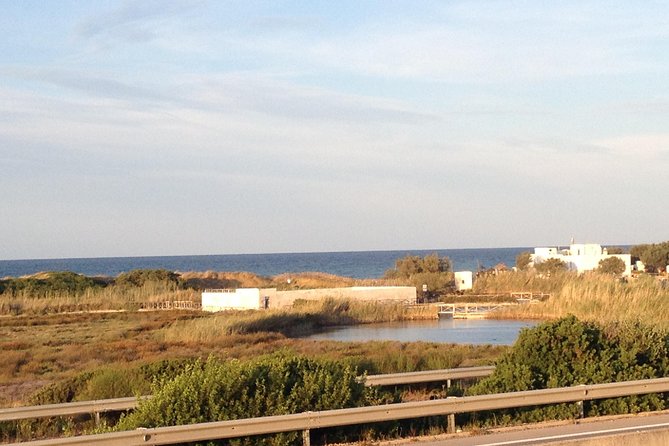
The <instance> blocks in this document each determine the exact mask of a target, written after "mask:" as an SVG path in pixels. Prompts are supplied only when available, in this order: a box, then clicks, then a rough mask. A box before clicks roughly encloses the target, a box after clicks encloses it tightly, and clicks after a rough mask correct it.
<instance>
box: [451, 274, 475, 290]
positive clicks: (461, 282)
mask: <svg viewBox="0 0 669 446" xmlns="http://www.w3.org/2000/svg"><path fill="white" fill-rule="evenodd" d="M453 274H454V275H455V289H456V291H465V290H471V289H472V286H473V278H474V274H473V273H472V272H471V271H456V272H455V273H453Z"/></svg>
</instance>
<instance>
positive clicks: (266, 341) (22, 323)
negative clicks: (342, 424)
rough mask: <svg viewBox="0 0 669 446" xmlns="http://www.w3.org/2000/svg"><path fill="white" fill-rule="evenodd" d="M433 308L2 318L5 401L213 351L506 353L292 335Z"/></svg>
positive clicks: (327, 306)
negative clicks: (110, 371)
mask: <svg viewBox="0 0 669 446" xmlns="http://www.w3.org/2000/svg"><path fill="white" fill-rule="evenodd" d="M422 308H425V307H422ZM435 311H436V310H435V309H434V308H431V309H429V310H407V309H406V308H405V307H403V306H399V305H397V306H396V305H387V306H386V305H381V306H378V305H372V304H368V303H352V302H336V301H331V300H326V301H324V302H320V303H314V302H305V303H303V304H302V305H299V306H297V308H295V309H294V310H292V311H246V312H225V313H218V314H205V313H202V312H188V311H153V312H113V313H90V312H89V313H80V314H52V315H30V316H7V317H0V383H2V384H0V406H7V405H13V404H17V403H20V402H23V401H25V400H26V398H27V397H28V396H29V395H30V394H31V393H32V392H34V391H35V390H37V389H38V388H40V387H42V386H43V385H45V384H46V383H51V382H56V381H60V380H63V379H66V378H70V377H72V376H75V375H76V374H78V373H81V372H85V371H94V370H98V369H100V368H117V369H124V368H128V367H135V366H138V365H140V364H147V363H150V362H155V361H159V360H167V359H170V360H173V359H179V358H194V357H202V358H204V357H207V356H208V355H210V354H213V355H216V356H218V357H221V358H237V359H246V358H252V357H256V356H259V355H263V354H267V353H271V352H274V351H277V350H282V349H286V350H289V351H293V352H295V353H302V354H306V355H310V356H316V357H326V358H330V359H337V360H344V361H350V362H351V363H352V364H354V365H356V366H359V367H361V369H363V370H368V371H370V372H373V373H392V372H400V371H413V370H426V369H432V368H444V367H457V366H469V365H479V364H489V363H491V362H492V361H493V360H494V358H495V357H497V356H498V355H499V354H500V353H501V352H502V351H504V349H505V348H504V347H486V346H480V347H474V346H460V345H453V346H447V345H441V344H430V343H399V342H385V341H378V342H366V343H358V342H356V343H341V342H333V341H310V340H303V339H295V338H292V336H296V335H303V334H306V333H308V332H313V331H316V330H318V329H320V328H323V327H327V326H331V325H342V324H353V323H361V322H362V323H364V322H376V321H392V320H402V319H415V318H424V317H434V313H435Z"/></svg>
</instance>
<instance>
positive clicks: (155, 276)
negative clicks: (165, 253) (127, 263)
mask: <svg viewBox="0 0 669 446" xmlns="http://www.w3.org/2000/svg"><path fill="white" fill-rule="evenodd" d="M147 282H164V283H169V284H172V285H178V283H179V275H178V274H177V273H174V272H172V271H168V270H165V269H135V270H132V271H130V272H127V273H121V274H119V275H118V277H117V278H116V280H114V284H115V285H117V286H129V287H141V286H143V285H144V284H145V283H147Z"/></svg>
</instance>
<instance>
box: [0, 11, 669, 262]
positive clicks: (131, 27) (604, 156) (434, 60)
mask: <svg viewBox="0 0 669 446" xmlns="http://www.w3.org/2000/svg"><path fill="white" fill-rule="evenodd" d="M0 4H1V5H2V9H3V14H2V15H0V54H2V57H0V166H1V167H2V175H1V176H0V191H1V192H2V196H3V200H2V201H3V206H2V208H3V217H2V218H0V259H18V258H50V257H97V256H126V255H128V256H135V255H178V254H227V253H259V252H301V251H348V250H376V249H412V248H416V249H417V248H424V249H431V248H467V247H503V246H533V245H546V244H549V245H550V244H565V243H567V242H568V241H569V239H570V238H571V237H574V238H575V239H576V240H577V241H580V242H600V243H603V244H634V243H641V242H655V241H663V240H666V239H669V232H668V230H667V221H669V206H668V205H667V204H668V203H669V181H668V180H667V172H668V171H669V5H667V4H666V3H665V2H650V1H649V2H632V1H626V2H615V1H606V2H604V1H601V2H596V1H573V2H572V1H565V2H537V1H499V2H498V1H446V2H443V1H439V2H430V1H417V2H414V1H378V2H373V1H351V2H348V1H339V2H330V1H324V2H290V1H272V2H269V1H267V2H259V1H244V2H241V1H239V2H238V1H235V2H227V1H206V0H183V1H182V0H173V1H171V0H161V1H141V2H131V1H111V0H109V1H89V2H80V1H71V2H68V1H59V2H44V1H20V2H14V1H9V0H0Z"/></svg>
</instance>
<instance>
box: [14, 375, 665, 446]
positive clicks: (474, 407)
mask: <svg viewBox="0 0 669 446" xmlns="http://www.w3.org/2000/svg"><path fill="white" fill-rule="evenodd" d="M667 391H669V378H658V379H648V380H640V381H627V382H620V383H610V384H591V385H583V386H575V387H561V388H556V389H543V390H531V391H524V392H512V393H500V394H493V395H479V396H469V397H462V398H447V399H439V400H431V401H420V402H410V403H398V404H387V405H381V406H370V407H359V408H352V409H337V410H326V411H321V412H306V413H300V414H292V415H277V416H270V417H260V418H248V419H242V420H230V421H218V422H212V423H201V424H191V425H184V426H169V427H157V428H151V429H138V430H135V431H127V432H115V433H109V434H100V435H84V436H79V437H71V438H59V439H55V440H40V441H34V442H28V443H21V445H29V446H52V445H82V444H86V445H100V446H103V445H104V446H121V445H123V446H125V445H136V446H139V445H163V444H175V443H185V442H193V441H204V440H213V439H224V438H238V437H247V436H253V435H262V434H273V433H279V432H291V431H303V432H304V435H303V438H304V444H305V445H306V446H308V445H309V432H310V430H312V429H320V428H327V427H338V426H350V425H356V424H364V423H376V422H383V421H391V420H400V419H408V418H421V417H430V416H441V415H449V414H455V413H466V412H478V411H484V410H496V409H509V408H514V407H525V406H537V405H544V404H555V403H569V402H583V401H586V400H595V399H603V398H614V397H620V396H628V395H640V394H646V393H661V392H667Z"/></svg>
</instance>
